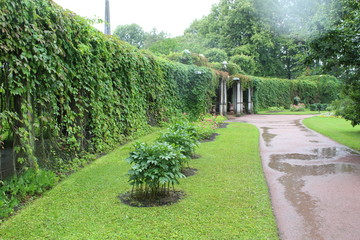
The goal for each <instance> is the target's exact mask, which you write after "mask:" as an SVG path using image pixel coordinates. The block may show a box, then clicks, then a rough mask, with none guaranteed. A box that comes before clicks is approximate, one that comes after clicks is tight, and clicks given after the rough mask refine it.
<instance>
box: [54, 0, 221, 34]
mask: <svg viewBox="0 0 360 240" xmlns="http://www.w3.org/2000/svg"><path fill="white" fill-rule="evenodd" d="M53 1H54V2H56V3H57V4H59V5H60V6H62V7H63V8H66V9H70V10H71V11H73V12H75V13H77V14H78V15H80V16H83V17H88V18H94V17H97V18H101V19H104V15H105V0H53ZM219 1H220V0H110V9H111V12H110V17H111V31H114V29H115V28H116V26H118V25H124V24H131V23H136V24H139V25H140V26H141V27H143V29H144V30H145V31H150V30H151V29H152V28H154V27H156V28H157V29H158V31H164V32H167V33H169V34H171V36H172V37H175V36H179V35H182V34H183V32H184V30H185V29H186V28H187V27H189V25H190V24H191V22H192V21H193V20H195V19H200V18H201V17H203V16H205V15H208V14H209V13H210V10H211V6H212V5H213V4H215V3H218V2H219ZM96 27H97V28H99V29H100V30H101V31H103V30H104V29H103V26H96Z"/></svg>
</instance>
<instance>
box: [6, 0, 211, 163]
mask: <svg viewBox="0 0 360 240" xmlns="http://www.w3.org/2000/svg"><path fill="white" fill-rule="evenodd" d="M0 19H1V25H0V31H1V36H0V94H1V95H0V110H1V114H0V117H1V119H0V122H1V128H0V136H2V138H4V139H0V142H3V141H5V144H4V145H5V146H8V147H9V145H12V146H10V147H13V150H14V152H15V155H14V157H13V159H14V162H15V163H16V166H17V170H21V169H22V168H23V167H24V166H26V167H31V168H35V169H38V168H39V163H41V164H40V165H43V166H47V167H50V168H51V167H54V165H56V164H57V165H59V164H60V165H61V164H63V163H66V162H69V161H71V160H72V159H76V158H79V157H82V156H85V155H86V154H88V153H97V152H103V151H106V150H108V149H111V148H112V147H114V146H116V145H117V144H119V143H121V142H123V141H125V140H127V139H129V138H132V137H133V136H135V135H136V134H141V133H142V132H145V131H147V130H148V129H149V126H151V125H156V124H158V123H160V122H162V121H168V120H170V119H171V118H172V117H174V116H176V115H178V114H181V113H182V112H187V113H189V114H190V115H192V116H193V117H196V115H198V114H201V113H204V112H206V111H207V110H208V108H209V105H210V104H211V102H210V100H211V97H212V96H213V94H214V92H215V91H214V88H215V87H216V77H215V74H214V72H213V71H212V70H210V69H209V68H205V67H198V66H194V65H189V66H187V65H183V64H180V63H174V62H170V61H167V60H164V59H157V58H155V57H154V56H153V55H152V54H151V53H149V52H142V51H139V50H138V49H136V48H135V47H132V46H130V45H129V44H126V43H124V42H121V41H119V40H117V39H116V38H114V37H111V36H106V35H103V34H102V33H101V32H99V31H98V30H96V29H95V28H93V27H91V26H90V25H89V24H88V20H86V19H84V18H82V17H79V16H77V15H75V14H74V13H73V12H71V11H65V10H63V9H62V8H61V7H59V6H58V5H56V4H55V3H53V2H52V1H48V0H23V1H5V0H1V1H0ZM4 136H6V139H5V137H4ZM40 160H41V161H40ZM54 163H56V164H54Z"/></svg>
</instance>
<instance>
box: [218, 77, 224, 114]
mask: <svg viewBox="0 0 360 240" xmlns="http://www.w3.org/2000/svg"><path fill="white" fill-rule="evenodd" d="M223 100H224V84H223V80H222V79H221V80H220V103H219V113H220V115H224V108H223Z"/></svg>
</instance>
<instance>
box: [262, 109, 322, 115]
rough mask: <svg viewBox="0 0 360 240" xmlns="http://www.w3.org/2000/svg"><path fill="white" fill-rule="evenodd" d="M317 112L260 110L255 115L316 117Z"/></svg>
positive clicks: (307, 110)
mask: <svg viewBox="0 0 360 240" xmlns="http://www.w3.org/2000/svg"><path fill="white" fill-rule="evenodd" d="M320 113H326V111H321V112H320ZM320 113H319V111H310V110H309V109H306V110H305V111H299V112H292V111H290V110H288V109H286V110H284V111H279V112H278V111H268V110H261V111H258V112H257V113H256V114H260V115H317V114H320Z"/></svg>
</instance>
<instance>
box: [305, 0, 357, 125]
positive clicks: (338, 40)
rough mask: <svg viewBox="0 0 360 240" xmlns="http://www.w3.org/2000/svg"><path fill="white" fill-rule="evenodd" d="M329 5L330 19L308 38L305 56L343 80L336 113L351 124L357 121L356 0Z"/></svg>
mask: <svg viewBox="0 0 360 240" xmlns="http://www.w3.org/2000/svg"><path fill="white" fill-rule="evenodd" d="M331 7H332V12H333V13H335V14H334V15H333V16H332V20H333V22H332V23H331V24H330V25H329V26H327V27H326V28H324V29H323V30H322V31H321V34H320V35H318V36H316V37H314V38H312V40H311V43H310V56H309V58H308V59H307V60H308V63H309V64H314V63H321V66H322V69H323V71H325V72H329V73H332V74H334V75H335V76H337V77H339V78H340V79H342V80H343V82H344V84H345V87H344V91H343V99H342V101H341V102H339V103H338V106H337V107H338V113H339V114H341V115H342V116H344V117H345V118H346V119H347V120H350V121H351V123H352V125H353V126H355V125H359V124H360V80H359V79H360V71H359V70H360V69H359V66H360V14H359V10H360V2H359V1H358V0H334V1H333V2H332V4H331Z"/></svg>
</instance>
